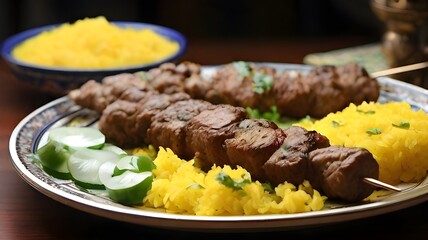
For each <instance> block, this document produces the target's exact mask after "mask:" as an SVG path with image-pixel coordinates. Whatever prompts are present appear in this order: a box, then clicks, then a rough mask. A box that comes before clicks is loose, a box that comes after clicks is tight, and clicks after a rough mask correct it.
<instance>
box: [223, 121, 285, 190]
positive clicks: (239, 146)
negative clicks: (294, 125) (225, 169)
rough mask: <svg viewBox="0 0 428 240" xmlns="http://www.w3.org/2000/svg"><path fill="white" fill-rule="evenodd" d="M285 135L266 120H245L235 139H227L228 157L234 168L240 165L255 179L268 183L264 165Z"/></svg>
mask: <svg viewBox="0 0 428 240" xmlns="http://www.w3.org/2000/svg"><path fill="white" fill-rule="evenodd" d="M284 139H285V133H284V132H283V131H282V129H280V128H278V126H277V125H276V124H275V123H273V122H271V121H268V120H265V119H245V120H243V121H242V122H240V123H239V125H238V129H237V130H236V133H235V136H234V137H233V138H229V139H226V141H225V147H226V152H227V156H228V158H229V160H230V163H231V165H232V166H236V165H239V166H241V167H243V168H245V169H247V170H248V171H249V172H251V176H252V178H253V179H256V180H259V181H262V182H263V181H266V174H265V172H264V170H263V164H264V163H265V162H266V161H267V160H268V159H269V158H270V156H271V155H272V154H273V153H274V152H275V151H276V150H277V149H278V148H279V147H280V146H281V145H282V143H283V141H284Z"/></svg>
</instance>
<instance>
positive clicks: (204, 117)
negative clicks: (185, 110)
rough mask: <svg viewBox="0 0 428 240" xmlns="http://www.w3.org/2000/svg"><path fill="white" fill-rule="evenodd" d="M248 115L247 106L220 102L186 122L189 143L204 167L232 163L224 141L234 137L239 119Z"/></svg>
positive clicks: (205, 168) (208, 167) (187, 141)
mask: <svg viewBox="0 0 428 240" xmlns="http://www.w3.org/2000/svg"><path fill="white" fill-rule="evenodd" d="M246 118H248V117H247V114H246V112H245V109H243V108H240V107H233V106H230V105H225V104H220V105H216V107H215V108H213V109H209V110H205V111H202V112H201V113H199V114H198V115H197V116H195V117H194V118H192V119H191V120H189V122H188V123H187V125H186V128H185V129H186V145H187V147H188V148H189V150H190V152H192V153H195V156H196V157H197V159H198V160H199V161H200V162H199V165H200V167H201V168H202V169H203V170H209V169H210V168H211V167H212V166H213V165H217V166H223V165H225V164H230V161H229V158H228V157H227V153H226V149H225V148H224V142H225V140H226V139H229V138H232V137H234V135H235V131H236V130H237V128H238V124H239V122H241V121H242V120H244V119H246Z"/></svg>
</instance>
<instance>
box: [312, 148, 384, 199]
mask: <svg viewBox="0 0 428 240" xmlns="http://www.w3.org/2000/svg"><path fill="white" fill-rule="evenodd" d="M309 159H310V162H311V170H310V172H311V173H312V174H308V176H310V179H308V180H309V181H310V182H311V184H312V186H313V187H314V188H315V189H322V192H323V193H324V194H325V195H327V196H328V197H329V198H330V199H341V200H345V201H349V202H356V201H359V200H361V199H364V198H366V197H368V196H369V195H370V194H371V193H372V192H373V190H375V187H374V186H372V185H369V184H367V183H365V182H363V178H365V177H369V178H374V179H377V178H378V177H379V165H378V163H377V162H376V160H375V159H374V158H373V156H372V154H371V153H370V152H369V151H367V150H366V149H361V148H345V147H340V146H331V147H326V148H320V149H316V150H314V151H312V152H310V153H309Z"/></svg>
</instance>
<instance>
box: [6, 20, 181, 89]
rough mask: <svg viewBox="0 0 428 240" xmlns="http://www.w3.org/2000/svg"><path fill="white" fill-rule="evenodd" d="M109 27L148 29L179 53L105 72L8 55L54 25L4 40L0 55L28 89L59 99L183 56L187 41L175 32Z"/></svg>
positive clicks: (133, 24)
mask: <svg viewBox="0 0 428 240" xmlns="http://www.w3.org/2000/svg"><path fill="white" fill-rule="evenodd" d="M112 23H113V24H116V25H117V26H119V27H124V28H125V27H131V28H135V29H147V28H148V29H151V30H153V31H154V32H156V33H157V34H160V35H162V36H164V37H166V38H168V39H170V40H173V41H176V42H177V43H178V44H179V50H178V51H177V53H175V54H174V55H173V56H170V57H168V58H165V59H162V60H160V61H157V62H153V63H149V64H141V65H133V66H129V67H120V68H108V69H106V68H103V69H73V68H61V67H46V66H40V65H35V64H29V63H25V62H22V61H20V60H18V59H16V58H14V57H13V56H12V54H11V52H12V50H13V49H14V47H15V46H17V45H18V44H20V43H21V42H23V41H25V40H26V39H28V38H31V37H34V36H36V35H37V34H39V33H41V32H43V31H47V30H51V29H53V28H55V27H58V26H59V25H60V24H55V25H49V26H44V27H38V28H34V29H30V30H26V31H23V32H21V33H18V34H16V35H13V36H11V37H9V38H7V39H6V40H5V41H4V42H3V44H2V46H1V55H2V57H3V59H4V60H5V61H6V62H7V63H8V65H9V66H10V68H11V71H12V72H13V73H14V74H15V75H16V76H17V77H18V78H19V79H21V80H23V81H24V82H26V83H27V84H29V85H32V86H35V87H36V88H37V89H39V90H40V91H42V92H46V93H49V94H52V95H57V96H61V95H65V94H67V93H68V92H69V91H70V90H72V89H75V88H78V87H80V86H81V85H82V84H83V83H85V82H86V81H88V80H90V79H94V80H97V81H100V80H101V79H102V78H103V77H105V76H111V75H115V74H119V73H123V72H131V73H133V72H138V71H145V70H148V69H150V68H154V67H157V66H159V65H160V64H162V63H165V62H174V61H176V60H178V59H179V58H180V57H181V56H182V55H183V53H184V51H185V50H186V48H187V39H186V38H185V37H184V36H183V34H181V33H180V32H178V31H176V30H173V29H170V28H167V27H163V26H159V25H154V24H148V23H137V22H112Z"/></svg>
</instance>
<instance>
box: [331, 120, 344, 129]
mask: <svg viewBox="0 0 428 240" xmlns="http://www.w3.org/2000/svg"><path fill="white" fill-rule="evenodd" d="M331 125H333V127H334V128H337V127H340V126H342V123H341V122H339V121H334V120H333V121H331Z"/></svg>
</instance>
